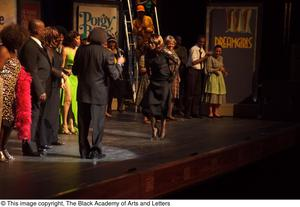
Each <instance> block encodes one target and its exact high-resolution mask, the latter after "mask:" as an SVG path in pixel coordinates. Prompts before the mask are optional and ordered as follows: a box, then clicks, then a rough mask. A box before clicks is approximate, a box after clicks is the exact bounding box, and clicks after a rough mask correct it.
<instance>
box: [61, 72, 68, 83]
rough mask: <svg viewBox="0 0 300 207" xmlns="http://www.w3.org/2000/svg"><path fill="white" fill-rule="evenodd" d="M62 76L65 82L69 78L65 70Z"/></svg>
mask: <svg viewBox="0 0 300 207" xmlns="http://www.w3.org/2000/svg"><path fill="white" fill-rule="evenodd" d="M62 78H63V80H64V82H66V81H67V79H68V76H67V75H66V74H65V73H64V72H63V73H62Z"/></svg>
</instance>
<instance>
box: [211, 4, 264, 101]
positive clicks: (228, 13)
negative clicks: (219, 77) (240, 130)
mask: <svg viewBox="0 0 300 207" xmlns="http://www.w3.org/2000/svg"><path fill="white" fill-rule="evenodd" d="M259 18H260V15H259V6H250V5H249V6H247V5H242V6H240V5H239V6H236V5H228V4H226V5H224V6H222V5H220V4H219V5H216V6H213V5H212V6H208V7H207V24H206V36H207V40H208V41H207V43H208V48H209V49H211V50H212V49H213V47H214V46H216V45H221V46H222V48H223V57H224V65H225V68H226V70H227V71H228V72H229V75H228V76H227V77H226V86H227V100H228V102H230V103H238V102H241V101H243V100H244V99H245V98H247V97H249V96H250V95H252V94H253V79H255V74H256V71H257V68H258V65H257V63H258V57H259V56H258V53H257V52H258V45H259V44H258V43H259V41H258V34H259V31H258V30H259V29H260V27H258V25H259V24H258V22H259Z"/></svg>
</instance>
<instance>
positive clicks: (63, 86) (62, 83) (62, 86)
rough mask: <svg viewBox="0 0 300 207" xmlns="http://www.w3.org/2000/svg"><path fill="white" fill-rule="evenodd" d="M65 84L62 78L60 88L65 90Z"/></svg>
mask: <svg viewBox="0 0 300 207" xmlns="http://www.w3.org/2000/svg"><path fill="white" fill-rule="evenodd" d="M65 87H66V84H65V80H64V79H63V78H61V79H60V88H62V89H65Z"/></svg>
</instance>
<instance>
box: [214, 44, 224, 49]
mask: <svg viewBox="0 0 300 207" xmlns="http://www.w3.org/2000/svg"><path fill="white" fill-rule="evenodd" d="M217 48H221V49H223V47H222V46H221V45H215V47H214V49H217Z"/></svg>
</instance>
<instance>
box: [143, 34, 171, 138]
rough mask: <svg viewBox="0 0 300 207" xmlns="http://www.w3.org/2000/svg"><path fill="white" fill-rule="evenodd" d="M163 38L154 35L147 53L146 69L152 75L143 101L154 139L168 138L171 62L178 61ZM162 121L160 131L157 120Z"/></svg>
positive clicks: (144, 111) (144, 112)
mask: <svg viewBox="0 0 300 207" xmlns="http://www.w3.org/2000/svg"><path fill="white" fill-rule="evenodd" d="M163 48H164V42H163V39H162V37H161V36H159V35H156V34H153V35H152V36H151V38H150V41H149V48H148V51H147V53H146V57H145V61H146V68H147V71H148V73H149V75H150V84H149V87H148V89H147V92H146V94H145V96H144V98H143V100H142V103H141V106H142V108H143V110H142V111H143V114H144V115H145V116H147V117H148V118H149V119H150V120H151V129H152V139H156V138H157V136H159V137H160V138H161V139H163V138H165V136H166V118H167V113H168V105H169V102H170V101H171V98H172V97H171V82H172V78H173V73H172V71H171V70H170V68H169V61H170V60H171V61H176V59H175V58H174V57H173V56H172V53H170V52H168V51H166V50H164V49H163ZM158 119H160V120H161V127H160V130H159V128H158V127H157V125H156V124H157V120H158Z"/></svg>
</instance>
